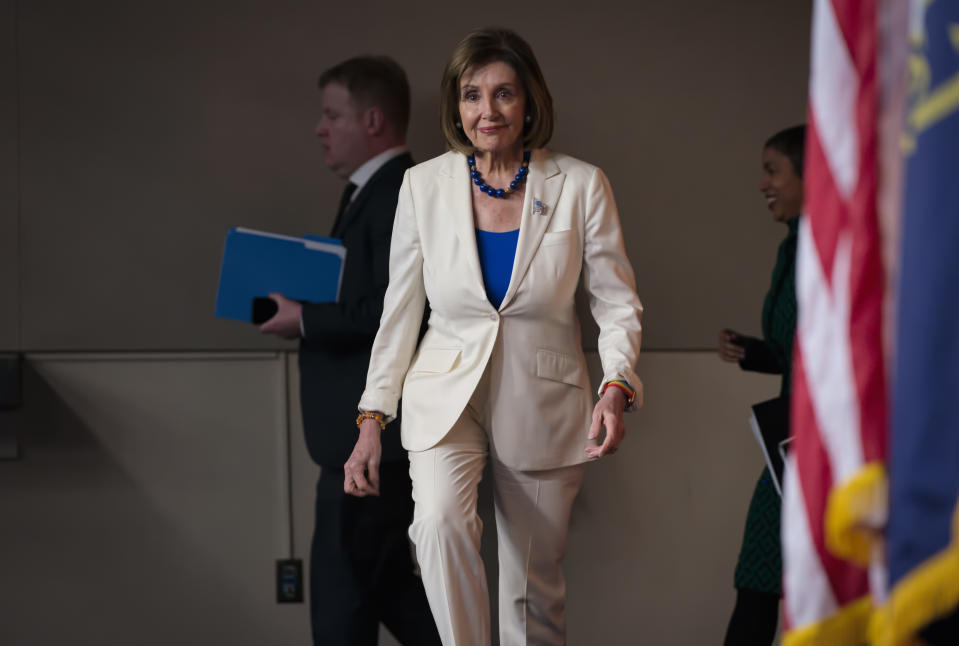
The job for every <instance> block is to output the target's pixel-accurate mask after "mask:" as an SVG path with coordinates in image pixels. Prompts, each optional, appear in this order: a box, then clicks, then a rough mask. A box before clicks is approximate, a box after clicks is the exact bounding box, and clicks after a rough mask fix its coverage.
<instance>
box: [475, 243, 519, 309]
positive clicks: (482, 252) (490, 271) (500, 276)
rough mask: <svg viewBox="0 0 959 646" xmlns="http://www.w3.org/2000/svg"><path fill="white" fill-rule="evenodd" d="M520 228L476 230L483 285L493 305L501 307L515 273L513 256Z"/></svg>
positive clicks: (497, 307)
mask: <svg viewBox="0 0 959 646" xmlns="http://www.w3.org/2000/svg"><path fill="white" fill-rule="evenodd" d="M518 240H519V229H513V230H512V231H503V232H501V233H496V232H493V231H482V230H480V229H477V230H476V248H477V250H478V251H479V261H480V268H481V269H482V270H483V285H485V287H486V297H487V298H488V299H489V302H490V303H492V305H493V307H495V308H496V309H499V306H500V304H501V303H502V302H503V297H504V296H506V290H507V288H508V287H509V279H510V277H511V276H512V275H513V257H514V256H516V242H517V241H518Z"/></svg>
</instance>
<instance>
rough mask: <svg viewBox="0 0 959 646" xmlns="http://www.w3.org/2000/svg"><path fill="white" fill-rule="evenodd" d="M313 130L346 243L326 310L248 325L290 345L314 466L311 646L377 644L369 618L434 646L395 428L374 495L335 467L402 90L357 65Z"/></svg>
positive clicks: (389, 194)
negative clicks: (354, 491) (295, 353)
mask: <svg viewBox="0 0 959 646" xmlns="http://www.w3.org/2000/svg"><path fill="white" fill-rule="evenodd" d="M319 86H320V90H321V92H322V116H321V117H320V121H319V123H318V124H317V127H316V134H317V136H318V137H319V139H320V143H321V144H322V146H323V150H324V152H325V154H326V164H327V166H329V167H330V168H331V169H332V170H333V172H334V173H336V174H337V175H338V176H340V177H342V178H343V179H346V180H348V181H349V184H347V186H346V189H345V190H344V192H343V197H342V199H341V201H340V207H339V210H338V212H337V216H336V222H335V223H334V225H333V231H332V233H331V235H332V236H333V237H335V238H340V239H341V240H342V241H343V245H344V246H345V247H346V251H347V253H346V265H345V267H344V270H343V282H342V285H341V287H340V299H339V301H338V302H336V303H298V302H295V301H291V300H289V299H287V298H284V297H283V296H282V295H280V294H272V295H271V298H273V300H274V301H276V303H277V307H278V310H277V313H276V315H275V316H274V317H273V318H271V319H270V320H269V321H267V322H266V323H264V324H263V325H262V326H261V327H260V329H261V331H262V332H264V333H269V334H276V335H279V336H281V337H283V338H288V339H292V338H299V339H300V353H299V363H300V402H301V408H302V410H303V427H304V430H305V433H306V444H307V447H308V448H309V451H310V456H311V457H312V458H313V460H314V461H315V462H316V463H317V464H319V465H320V467H321V470H320V477H319V481H318V483H317V487H316V525H315V528H314V532H313V546H312V550H311V554H310V611H311V616H312V623H313V641H314V643H315V644H323V645H324V646H340V645H343V646H346V645H349V646H366V645H373V644H376V642H377V636H378V631H379V622H380V621H382V622H383V623H384V624H385V625H386V627H387V629H389V631H390V632H391V633H393V635H394V636H396V637H397V639H399V641H400V642H401V643H403V644H410V645H415V646H420V645H423V644H439V643H440V642H439V636H438V634H437V632H436V627H435V625H434V623H433V617H432V615H431V614H430V610H429V605H428V603H427V600H426V595H425V593H424V591H423V584H422V582H421V580H420V578H419V577H418V576H417V575H416V574H415V572H414V565H413V562H412V558H411V556H410V550H409V544H408V542H407V530H408V528H409V525H410V521H411V519H412V516H413V500H412V494H411V485H410V479H409V462H408V459H407V456H406V452H405V451H404V450H403V448H402V446H401V445H400V436H399V420H397V421H396V422H394V423H392V424H390V426H389V427H388V428H386V429H385V430H384V431H383V436H382V439H383V454H382V464H381V466H380V480H381V482H382V483H383V486H382V489H381V491H382V492H383V494H382V495H380V496H374V497H367V498H356V497H354V496H349V495H346V494H345V493H344V492H343V465H344V463H345V462H346V460H347V459H348V458H349V456H350V452H351V451H352V450H353V445H354V444H355V442H356V438H357V428H356V425H355V424H354V420H355V419H356V416H357V409H356V404H357V402H359V400H360V395H361V394H362V392H363V387H364V385H365V382H366V370H367V367H368V365H369V361H370V346H371V345H372V344H373V337H374V336H375V335H376V330H377V328H378V327H379V320H380V314H381V312H382V309H383V295H384V293H385V292H386V286H387V283H388V281H389V256H390V237H391V235H392V231H393V215H394V212H395V211H396V201H397V194H398V193H399V189H400V185H401V183H402V181H403V175H404V173H405V171H406V169H407V168H409V167H410V166H412V165H413V159H412V157H410V154H409V152H408V151H407V149H406V145H405V141H406V128H407V124H408V122H409V111H410V95H409V85H408V83H407V80H406V74H405V73H404V72H403V69H402V68H401V67H400V66H399V65H397V64H396V62H394V61H393V60H392V59H389V58H386V57H358V58H352V59H350V60H347V61H344V62H343V63H340V64H339V65H336V66H335V67H332V68H330V69H329V70H327V71H325V72H324V73H323V74H322V75H321V76H320V79H319Z"/></svg>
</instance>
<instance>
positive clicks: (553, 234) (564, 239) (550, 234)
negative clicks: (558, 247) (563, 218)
mask: <svg viewBox="0 0 959 646" xmlns="http://www.w3.org/2000/svg"><path fill="white" fill-rule="evenodd" d="M572 236H573V230H572V229H563V230H562V231H547V232H546V233H544V234H543V241H542V242H541V243H540V246H541V247H549V246H551V245H554V244H567V243H569V241H570V240H571V239H572Z"/></svg>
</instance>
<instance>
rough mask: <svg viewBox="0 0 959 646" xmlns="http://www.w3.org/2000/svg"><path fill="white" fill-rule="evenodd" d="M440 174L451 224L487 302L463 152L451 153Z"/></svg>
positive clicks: (470, 275) (471, 272)
mask: <svg viewBox="0 0 959 646" xmlns="http://www.w3.org/2000/svg"><path fill="white" fill-rule="evenodd" d="M439 172H440V175H442V176H443V178H442V182H444V184H443V185H442V189H441V190H442V203H443V204H447V205H449V211H450V214H451V217H450V220H449V221H450V223H451V224H452V226H453V229H454V230H455V231H456V237H457V238H459V241H460V247H461V248H462V249H463V260H464V262H465V263H466V265H467V269H466V270H467V272H468V274H469V280H470V281H471V282H472V284H473V286H474V288H477V289H478V290H479V291H478V293H479V295H480V296H482V298H483V299H486V287H485V286H484V284H483V270H482V269H481V268H480V261H479V249H478V248H477V246H476V227H475V226H474V224H473V196H472V181H471V180H470V175H469V168H468V167H467V166H466V157H465V156H464V155H461V154H459V153H449V154H448V155H447V159H446V163H445V164H443V165H442V166H441V167H440V171H439Z"/></svg>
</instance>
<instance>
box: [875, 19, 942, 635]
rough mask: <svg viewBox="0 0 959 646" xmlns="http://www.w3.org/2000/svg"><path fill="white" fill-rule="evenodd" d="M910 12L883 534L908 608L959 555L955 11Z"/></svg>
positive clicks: (937, 590) (933, 590) (936, 584)
mask: <svg viewBox="0 0 959 646" xmlns="http://www.w3.org/2000/svg"><path fill="white" fill-rule="evenodd" d="M919 4H921V5H925V7H924V10H925V15H924V16H919V18H922V22H921V24H916V25H914V26H913V39H914V42H916V43H917V44H918V45H919V46H918V47H917V48H916V49H915V50H914V51H913V53H912V55H911V56H910V61H909V62H910V65H909V68H910V78H911V101H910V107H909V111H908V115H907V117H908V118H907V124H906V136H905V138H904V141H905V143H906V146H907V158H906V177H905V179H906V183H905V198H904V203H903V221H902V256H901V260H900V283H899V288H898V304H897V323H896V329H897V339H896V359H895V376H894V382H893V419H892V441H891V445H890V459H889V466H890V469H889V476H890V518H889V527H888V532H887V548H888V562H889V577H890V584H891V586H892V588H893V590H894V592H895V591H899V592H901V591H903V589H904V588H909V589H908V590H906V592H908V593H909V595H910V596H913V595H916V596H917V599H916V600H917V601H919V598H923V599H926V598H928V599H931V598H932V596H935V595H940V598H941V593H942V592H943V591H944V588H948V587H950V586H952V587H957V589H959V571H957V572H953V573H951V575H950V573H947V572H945V571H943V572H942V573H941V575H942V576H939V577H931V578H930V577H923V586H925V590H922V589H920V588H921V587H922V586H918V585H916V583H917V581H916V577H915V574H916V572H917V568H920V569H921V568H922V567H923V566H924V565H925V564H928V563H929V560H930V559H931V558H933V557H936V556H937V555H941V554H943V553H945V552H946V551H948V550H957V549H959V544H957V543H956V541H957V540H959V539H957V537H954V536H953V535H952V522H953V518H954V515H955V514H956V513H957V508H956V506H957V499H959V1H956V0H937V1H934V2H931V3H919ZM950 577H951V578H952V579H953V580H952V582H950V580H949V579H950ZM897 589H898V590H897ZM927 595H932V596H929V597H927ZM920 604H921V605H922V602H921V601H920ZM929 607H930V609H931V608H932V604H929ZM940 611H941V609H940ZM933 618H935V617H932V616H930V617H928V618H927V619H930V620H931V619H933Z"/></svg>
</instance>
